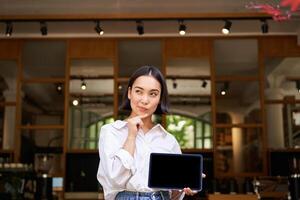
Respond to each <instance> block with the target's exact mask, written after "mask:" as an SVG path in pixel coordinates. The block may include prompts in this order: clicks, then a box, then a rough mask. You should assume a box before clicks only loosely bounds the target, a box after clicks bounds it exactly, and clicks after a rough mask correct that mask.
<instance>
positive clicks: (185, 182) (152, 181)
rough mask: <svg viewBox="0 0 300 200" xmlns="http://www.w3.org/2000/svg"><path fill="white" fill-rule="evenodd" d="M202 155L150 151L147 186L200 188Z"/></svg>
mask: <svg viewBox="0 0 300 200" xmlns="http://www.w3.org/2000/svg"><path fill="white" fill-rule="evenodd" d="M202 160H203V159H202V156H201V155H199V154H198V155H192V154H163V153H151V155H150V166H149V179H148V186H149V187H150V188H162V189H183V188H185V187H190V188H191V189H192V190H199V191H200V190H201V189H202Z"/></svg>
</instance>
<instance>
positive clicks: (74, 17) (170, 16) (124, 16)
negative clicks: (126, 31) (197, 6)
mask: <svg viewBox="0 0 300 200" xmlns="http://www.w3.org/2000/svg"><path fill="white" fill-rule="evenodd" d="M224 18H226V19H236V20H243V19H271V18H272V16H271V15H268V14H265V13H261V12H237V13H159V14H158V13H121V14H117V13H109V14H68V15H59V14H55V15H40V14H39V15H0V21H37V20H43V21H91V20H117V21H122V20H135V19H140V20H154V21H155V20H177V19H184V20H220V19H224Z"/></svg>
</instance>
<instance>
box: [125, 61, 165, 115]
mask: <svg viewBox="0 0 300 200" xmlns="http://www.w3.org/2000/svg"><path fill="white" fill-rule="evenodd" d="M140 76H152V77H153V78H155V79H156V80H157V81H158V82H159V83H160V86H161V93H160V101H159V104H158V106H157V108H156V110H155V112H154V113H155V114H166V113H168V111H169V99H168V89H167V84H166V80H165V78H164V76H163V75H162V73H161V72H160V70H159V69H158V68H156V67H154V66H142V67H140V68H138V69H137V70H136V71H135V72H133V74H132V75H131V77H130V79H129V81H128V85H127V88H126V90H125V92H124V94H123V102H122V105H121V106H120V109H121V110H127V111H131V110H132V109H131V106H130V100H129V99H128V89H129V88H132V85H133V83H134V81H135V80H136V79H137V78H138V77H140Z"/></svg>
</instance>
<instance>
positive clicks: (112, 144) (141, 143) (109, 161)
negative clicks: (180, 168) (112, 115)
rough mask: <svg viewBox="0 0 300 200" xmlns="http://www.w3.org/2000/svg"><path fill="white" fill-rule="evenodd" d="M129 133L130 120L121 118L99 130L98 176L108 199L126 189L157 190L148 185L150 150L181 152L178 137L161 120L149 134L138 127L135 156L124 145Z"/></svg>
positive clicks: (110, 199) (111, 199)
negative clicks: (166, 128) (168, 130)
mask: <svg viewBox="0 0 300 200" xmlns="http://www.w3.org/2000/svg"><path fill="white" fill-rule="evenodd" d="M127 135H128V127H127V122H125V121H120V120H117V121H115V122H113V123H111V124H107V125H104V126H102V128H101V131H100V138H99V156H100V163H99V168H98V173H97V179H98V181H99V183H100V184H101V185H102V187H103V191H104V198H105V199H106V200H113V199H115V197H116V195H117V193H118V192H120V191H124V190H128V191H139V192H151V191H154V190H153V189H151V188H149V187H148V172H149V159H150V153H152V152H159V153H181V150H180V146H179V144H178V142H177V140H176V139H175V137H174V136H173V135H171V134H170V133H168V132H167V131H166V130H165V129H164V128H163V127H162V126H161V125H160V124H157V125H156V126H154V127H153V128H152V129H150V130H149V131H148V132H147V133H146V134H144V133H143V131H142V130H141V129H139V131H138V135H137V137H136V148H135V153H134V156H132V155H131V154H130V153H129V152H128V151H126V150H124V149H123V145H124V143H125V141H126V139H127ZM182 197H183V196H182Z"/></svg>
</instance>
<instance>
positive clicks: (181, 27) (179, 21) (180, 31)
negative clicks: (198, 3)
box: [178, 20, 186, 35]
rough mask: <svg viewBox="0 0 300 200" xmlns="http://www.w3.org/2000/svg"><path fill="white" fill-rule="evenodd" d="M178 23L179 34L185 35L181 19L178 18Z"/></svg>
mask: <svg viewBox="0 0 300 200" xmlns="http://www.w3.org/2000/svg"><path fill="white" fill-rule="evenodd" d="M178 23H179V35H185V33H186V25H185V24H184V22H183V20H178Z"/></svg>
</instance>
